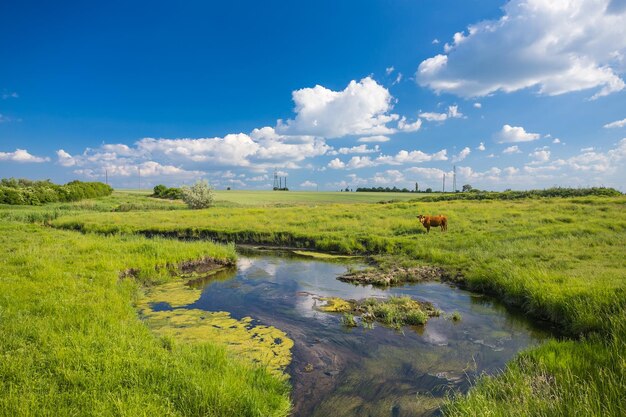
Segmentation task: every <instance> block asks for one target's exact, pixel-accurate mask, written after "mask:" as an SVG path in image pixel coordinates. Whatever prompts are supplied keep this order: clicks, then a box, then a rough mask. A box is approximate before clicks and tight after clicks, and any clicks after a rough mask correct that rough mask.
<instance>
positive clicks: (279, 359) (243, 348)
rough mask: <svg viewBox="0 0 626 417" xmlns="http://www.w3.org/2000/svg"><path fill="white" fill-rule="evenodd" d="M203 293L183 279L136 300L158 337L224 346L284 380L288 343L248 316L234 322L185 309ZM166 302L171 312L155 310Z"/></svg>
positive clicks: (279, 333)
mask: <svg viewBox="0 0 626 417" xmlns="http://www.w3.org/2000/svg"><path fill="white" fill-rule="evenodd" d="M201 293H202V290H201V289H199V288H193V287H191V286H189V285H187V283H186V282H185V281H183V280H177V281H174V282H170V283H166V284H163V285H158V286H155V287H153V288H151V289H149V290H148V291H146V293H145V294H144V296H143V297H142V298H141V299H140V300H139V301H138V303H137V307H138V309H139V313H140V316H141V317H142V318H143V319H144V321H145V322H146V324H147V325H148V326H149V327H150V328H151V329H152V330H153V331H154V332H155V333H156V334H158V335H159V336H164V337H171V338H173V339H175V340H179V341H183V342H187V343H202V342H211V343H218V344H222V345H225V346H226V347H227V348H228V349H229V350H230V351H231V352H232V353H233V354H234V355H236V356H238V357H241V358H243V359H246V360H248V361H250V362H252V363H255V364H259V365H262V366H266V367H267V368H268V369H269V370H270V371H271V372H272V373H274V374H275V375H277V376H280V377H283V378H287V375H286V374H285V373H284V370H285V368H286V367H287V365H289V363H290V362H291V348H292V347H293V340H291V339H290V338H289V337H288V336H287V334H286V333H285V332H283V331H282V330H280V329H277V328H275V327H273V326H265V325H260V324H256V325H255V324H254V322H253V319H252V318H251V317H244V318H242V319H241V320H237V319H235V318H233V317H231V316H230V313H228V312H226V311H216V312H210V311H204V310H200V309H188V308H184V306H187V305H190V304H193V303H194V302H195V301H197V300H198V299H199V298H200V295H201ZM159 303H167V304H168V305H169V306H170V307H171V309H170V310H162V311H155V310H154V307H153V306H154V305H156V304H159Z"/></svg>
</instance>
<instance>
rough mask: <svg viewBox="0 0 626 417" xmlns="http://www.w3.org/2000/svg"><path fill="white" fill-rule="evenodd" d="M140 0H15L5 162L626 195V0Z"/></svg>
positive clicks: (52, 173) (5, 5)
mask: <svg viewBox="0 0 626 417" xmlns="http://www.w3.org/2000/svg"><path fill="white" fill-rule="evenodd" d="M129 3H131V2H115V1H113V2H106V3H101V4H95V3H94V2H78V1H76V2H57V3H50V2H29V1H23V2H13V3H12V4H10V3H9V2H2V3H0V21H1V24H0V63H1V64H0V176H1V177H9V176H14V177H28V178H50V179H52V180H54V181H57V182H65V181H70V180H73V179H81V180H103V179H104V173H105V171H106V172H107V173H108V176H109V180H110V183H111V184H112V185H113V186H116V187H133V188H136V187H137V185H138V172H139V170H141V173H142V186H144V187H148V186H152V185H155V184H158V183H163V184H166V185H170V186H174V185H180V184H183V183H191V182H193V181H195V180H196V179H198V178H206V179H208V180H209V181H210V182H211V183H212V184H213V185H214V186H216V187H217V188H225V187H228V186H230V187H233V188H236V189H267V188H269V187H271V184H272V181H271V177H272V173H273V171H274V169H275V168H276V169H278V170H280V171H281V172H282V173H283V175H287V176H288V178H289V185H290V187H291V188H292V189H303V190H315V189H319V190H337V189H339V188H345V187H351V188H356V187H359V186H383V187H385V186H398V187H405V186H406V187H409V188H412V187H413V185H414V183H415V182H418V183H419V184H420V187H421V188H422V189H424V188H426V187H432V188H435V189H439V188H440V187H441V177H442V176H443V174H447V175H448V176H449V175H450V173H451V170H452V167H453V165H456V166H457V178H458V180H457V182H458V184H459V186H460V185H462V184H466V183H469V184H471V185H473V186H474V187H478V188H485V189H496V190H500V189H505V188H513V189H525V188H538V187H539V188H542V187H548V186H553V185H560V186H590V185H605V186H613V187H616V188H619V189H621V190H622V191H626V189H625V188H624V185H625V184H624V178H626V175H625V174H626V169H625V168H624V166H625V165H626V163H625V162H626V139H625V138H626V87H625V85H624V81H623V78H624V73H625V72H626V58H625V57H624V56H625V54H626V0H584V1H583V0H569V1H564V0H563V1H539V0H518V1H510V2H505V1H490V0H489V1H488V0H480V1H468V0H464V1H434V0H432V1H431V0H423V1H417V0H412V1H408V0H406V1H405V0H393V1H392V0H387V1H363V0H361V1H341V2H338V1H315V2H293V1H267V2H244V1H239V2H230V3H229V4H226V3H223V4H222V3H221V2H220V4H212V2H211V3H209V2H191V1H190V2H184V4H183V5H174V4H173V3H171V2H154V1H151V2H139V1H137V2H132V4H129ZM448 178H449V177H448Z"/></svg>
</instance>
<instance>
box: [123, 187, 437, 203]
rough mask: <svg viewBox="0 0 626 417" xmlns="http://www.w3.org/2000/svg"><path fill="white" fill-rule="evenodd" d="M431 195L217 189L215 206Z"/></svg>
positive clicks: (146, 192) (141, 192) (136, 192)
mask: <svg viewBox="0 0 626 417" xmlns="http://www.w3.org/2000/svg"><path fill="white" fill-rule="evenodd" d="M151 193H152V190H120V191H118V192H116V195H118V196H119V195H124V194H132V195H144V196H148V195H150V194H151ZM430 195H432V194H422V193H420V194H413V193H354V192H353V193H345V192H339V191H334V192H313V191H288V192H285V191H239V190H237V191H235V190H230V191H226V190H216V191H215V200H216V201H215V203H216V205H217V206H232V205H242V206H276V205H300V204H302V205H319V204H332V203H340V204H343V203H346V204H348V203H375V202H378V201H389V200H400V201H405V200H410V199H414V198H420V197H423V196H430Z"/></svg>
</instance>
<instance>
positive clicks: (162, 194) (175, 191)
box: [152, 184, 183, 200]
mask: <svg viewBox="0 0 626 417" xmlns="http://www.w3.org/2000/svg"><path fill="white" fill-rule="evenodd" d="M152 197H155V198H167V199H169V200H180V199H182V198H183V193H182V191H181V189H180V188H167V187H166V186H165V185H163V184H159V185H157V186H156V187H154V193H153V194H152Z"/></svg>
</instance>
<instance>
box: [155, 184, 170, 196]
mask: <svg viewBox="0 0 626 417" xmlns="http://www.w3.org/2000/svg"><path fill="white" fill-rule="evenodd" d="M166 191H167V187H166V186H165V185H163V184H159V185H157V186H155V187H154V194H152V195H154V196H156V197H163V196H164V195H165V192H166Z"/></svg>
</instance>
